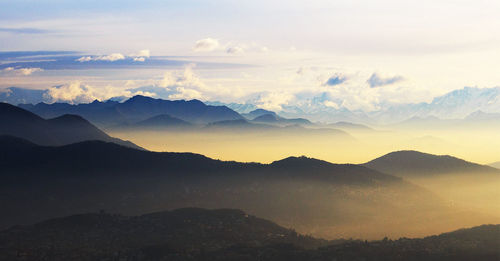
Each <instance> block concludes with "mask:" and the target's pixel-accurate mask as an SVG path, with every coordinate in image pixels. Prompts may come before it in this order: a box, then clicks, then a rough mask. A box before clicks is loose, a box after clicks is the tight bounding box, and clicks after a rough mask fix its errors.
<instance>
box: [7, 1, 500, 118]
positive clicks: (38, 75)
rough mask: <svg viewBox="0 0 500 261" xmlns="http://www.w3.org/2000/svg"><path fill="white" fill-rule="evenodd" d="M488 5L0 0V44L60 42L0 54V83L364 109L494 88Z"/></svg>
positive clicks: (499, 50)
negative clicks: (468, 89) (155, 91)
mask: <svg viewBox="0 0 500 261" xmlns="http://www.w3.org/2000/svg"><path fill="white" fill-rule="evenodd" d="M498 10H500V3H499V2H496V1H483V0H478V1H462V0H455V1H448V0H446V1H444V0H441V1H428V0H423V1H408V0H403V1H399V0H381V1H367V0H364V1H356V0H355V1H352V0H349V1H348V0H345V1H344V0H342V1H339V0H337V1H315V0H311V1H295V0H291V1H286V2H283V1H274V0H267V1H261V0H256V1H245V2H242V1H223V0H215V1H192V0H183V1H151V0H150V1H124V0H121V1H115V0H113V1H86V0H83V1H78V2H74V1H56V0H54V1H46V0H42V1H27V0H18V1H0V51H2V52H6V51H71V53H63V54H57V55H55V54H50V55H46V56H42V55H40V54H41V53H38V54H37V55H36V56H32V57H29V59H27V58H26V57H7V56H6V55H5V53H2V54H0V91H1V89H4V88H6V87H10V86H17V87H24V88H33V89H49V88H52V89H53V91H52V92H51V93H52V95H53V97H52V98H54V101H55V100H63V101H72V102H87V101H91V100H93V99H95V98H97V99H101V100H102V99H107V98H111V97H113V96H130V95H133V94H144V95H153V94H151V93H148V92H147V91H142V92H137V91H132V92H131V91H126V90H130V89H136V88H139V87H144V86H155V87H159V88H165V89H166V90H168V92H167V97H163V98H170V99H193V98H196V99H201V100H205V101H223V102H239V103H243V102H248V101H251V102H253V103H255V104H257V105H259V106H260V107H263V108H268V109H275V110H279V109H280V108H281V106H282V105H286V104H293V103H301V102H304V101H305V100H307V99H309V100H310V99H311V98H314V97H321V96H322V95H323V96H324V94H327V95H326V96H327V97H335V98H340V99H341V100H342V103H341V104H339V102H338V99H337V100H336V101H334V100H333V99H331V100H329V99H328V98H326V99H324V100H323V101H322V102H324V105H325V106H331V107H335V108H340V107H345V108H348V109H351V110H357V109H360V110H364V111H373V110H377V109H378V108H380V106H384V104H394V103H409V102H421V101H427V102H428V101H430V100H431V99H432V98H433V97H435V96H437V95H441V94H443V93H446V92H448V91H451V90H455V89H461V88H463V87H465V86H472V87H480V88H491V87H496V86H498V83H500V74H499V73H498V72H499V71H500V65H499V63H498V61H499V60H500V34H498V32H499V31H500V19H498ZM61 57H63V58H64V57H71V58H70V59H69V60H65V62H62V61H60V60H59V58H61ZM21 60H22V61H25V62H26V61H30V62H31V63H15V62H19V61H21ZM41 60H44V61H45V62H44V63H39V62H40V61H41ZM47 61H48V62H47ZM68 61H69V62H68ZM13 63H14V64H13ZM54 86H58V87H54Z"/></svg>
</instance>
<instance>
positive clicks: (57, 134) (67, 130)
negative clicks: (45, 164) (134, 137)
mask: <svg viewBox="0 0 500 261" xmlns="http://www.w3.org/2000/svg"><path fill="white" fill-rule="evenodd" d="M0 122H2V123H3V124H1V125H0V135H13V136H16V137H21V138H24V139H27V140H29V141H32V142H34V143H37V144H41V145H52V146H58V145H65V144H70V143H75V142H80V141H85V140H102V141H107V142H115V143H117V144H121V145H124V146H128V147H133V148H140V147H138V146H136V145H135V144H133V143H131V142H129V141H123V140H120V139H116V138H112V137H110V136H108V135H107V134H106V133H104V132H103V131H101V130H99V129H98V128H96V127H95V126H94V125H92V124H91V123H89V122H88V121H87V120H85V119H83V118H82V117H80V116H77V115H67V114H66V115H62V116H59V117H57V118H53V119H49V120H45V119H43V118H41V117H39V116H37V115H35V114H33V113H31V112H29V111H26V110H24V109H21V108H19V107H16V106H13V105H10V104H7V103H0Z"/></svg>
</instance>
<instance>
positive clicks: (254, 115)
mask: <svg viewBox="0 0 500 261" xmlns="http://www.w3.org/2000/svg"><path fill="white" fill-rule="evenodd" d="M266 114H271V115H276V113H275V112H274V111H268V110H264V109H255V110H253V111H251V112H249V113H245V114H242V115H243V116H244V117H245V118H247V119H249V120H253V119H255V118H257V117H259V116H262V115H266Z"/></svg>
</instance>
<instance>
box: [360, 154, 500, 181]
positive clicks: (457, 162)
mask: <svg viewBox="0 0 500 261" xmlns="http://www.w3.org/2000/svg"><path fill="white" fill-rule="evenodd" d="M363 166H365V167H368V168H372V169H376V170H378V171H381V172H384V173H388V174H391V175H396V176H401V177H412V176H413V177H418V176H423V177H425V176H435V175H442V174H467V173H484V174H489V173H491V174H500V170H498V169H495V168H492V167H489V166H484V165H479V164H476V163H472V162H468V161H465V160H462V159H459V158H455V157H452V156H448V155H442V156H437V155H432V154H428V153H422V152H418V151H396V152H391V153H389V154H386V155H384V156H382V157H380V158H377V159H374V160H372V161H370V162H367V163H365V164H363Z"/></svg>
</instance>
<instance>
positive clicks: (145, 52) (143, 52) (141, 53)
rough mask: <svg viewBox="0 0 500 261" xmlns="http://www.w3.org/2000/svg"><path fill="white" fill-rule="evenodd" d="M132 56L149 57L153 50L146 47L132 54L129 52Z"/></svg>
mask: <svg viewBox="0 0 500 261" xmlns="http://www.w3.org/2000/svg"><path fill="white" fill-rule="evenodd" d="M129 56H130V57H145V58H149V57H150V56H151V52H150V51H149V50H147V49H144V50H140V51H138V52H137V53H132V54H129Z"/></svg>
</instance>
